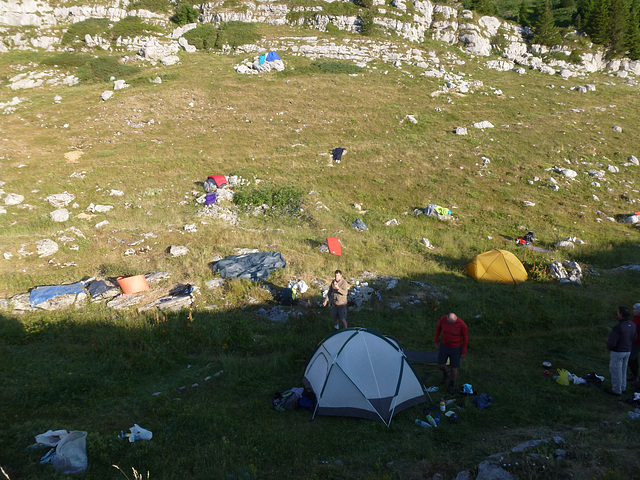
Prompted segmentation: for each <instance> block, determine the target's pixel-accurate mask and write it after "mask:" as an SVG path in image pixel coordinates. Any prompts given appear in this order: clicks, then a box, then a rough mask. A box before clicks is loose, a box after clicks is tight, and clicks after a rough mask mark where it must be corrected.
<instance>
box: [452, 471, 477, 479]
mask: <svg viewBox="0 0 640 480" xmlns="http://www.w3.org/2000/svg"><path fill="white" fill-rule="evenodd" d="M455 480H473V477H472V476H471V472H469V471H468V470H463V471H462V472H459V473H458V474H457V475H456V478H455Z"/></svg>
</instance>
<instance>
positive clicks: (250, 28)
mask: <svg viewBox="0 0 640 480" xmlns="http://www.w3.org/2000/svg"><path fill="white" fill-rule="evenodd" d="M260 38H261V35H260V34H259V33H257V32H256V26H255V25H254V24H253V23H244V22H227V23H222V24H221V25H220V29H219V32H218V38H217V40H216V48H220V49H221V48H222V47H223V45H227V44H228V45H229V46H231V47H232V48H236V47H239V46H240V45H246V44H247V43H255V42H256V41H258V40H260Z"/></svg>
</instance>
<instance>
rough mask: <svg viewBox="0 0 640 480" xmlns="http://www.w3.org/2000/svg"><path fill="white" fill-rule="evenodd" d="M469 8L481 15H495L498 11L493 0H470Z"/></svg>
mask: <svg viewBox="0 0 640 480" xmlns="http://www.w3.org/2000/svg"><path fill="white" fill-rule="evenodd" d="M471 8H472V9H473V10H474V11H476V12H478V13H481V14H482V15H495V14H496V13H497V12H498V8H497V7H496V1H495V0H472V2H471Z"/></svg>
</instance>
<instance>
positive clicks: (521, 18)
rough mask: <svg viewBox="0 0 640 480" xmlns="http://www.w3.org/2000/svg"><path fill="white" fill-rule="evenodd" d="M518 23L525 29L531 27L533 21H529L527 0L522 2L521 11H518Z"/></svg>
mask: <svg viewBox="0 0 640 480" xmlns="http://www.w3.org/2000/svg"><path fill="white" fill-rule="evenodd" d="M518 23H519V24H520V25H522V26H523V27H530V26H531V20H530V19H529V7H528V5H527V0H522V3H520V9H519V10H518Z"/></svg>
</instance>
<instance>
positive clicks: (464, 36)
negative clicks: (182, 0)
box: [0, 0, 640, 78]
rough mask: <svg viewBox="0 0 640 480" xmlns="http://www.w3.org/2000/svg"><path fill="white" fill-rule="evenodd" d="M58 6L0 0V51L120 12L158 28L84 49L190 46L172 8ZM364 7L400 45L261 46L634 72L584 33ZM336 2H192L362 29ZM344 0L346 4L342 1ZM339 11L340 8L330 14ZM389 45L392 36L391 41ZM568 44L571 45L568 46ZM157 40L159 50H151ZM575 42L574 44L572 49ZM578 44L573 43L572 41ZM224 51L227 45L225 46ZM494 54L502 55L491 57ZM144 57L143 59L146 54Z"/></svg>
mask: <svg viewBox="0 0 640 480" xmlns="http://www.w3.org/2000/svg"><path fill="white" fill-rule="evenodd" d="M66 3H67V2H63V4H62V5H56V4H54V3H53V2H49V3H47V2H42V1H39V0H33V1H25V2H17V1H8V2H0V52H7V51H10V50H36V49H44V50H47V51H62V50H69V49H72V48H77V47H75V46H74V47H70V46H68V45H64V44H63V41H62V40H63V35H64V33H65V32H66V31H67V30H68V29H69V27H70V26H71V25H73V24H77V23H78V22H84V21H87V20H89V19H108V20H109V21H110V22H113V23H115V22H119V21H121V20H123V19H125V18H132V17H134V18H138V19H140V20H141V21H142V22H144V24H149V25H153V26H154V27H159V28H157V31H156V32H153V33H149V32H144V34H140V35H131V36H120V37H118V38H116V39H115V41H113V40H110V39H105V38H104V37H102V36H100V35H98V34H96V35H90V34H86V35H85V37H84V44H83V45H82V46H81V47H80V48H82V49H94V48H99V49H104V50H117V51H122V52H125V53H137V54H140V55H142V56H144V55H147V53H148V51H149V48H143V47H145V46H146V47H149V46H153V48H154V49H156V53H155V54H152V56H155V58H161V57H163V56H168V55H172V54H175V53H176V52H177V51H178V50H180V49H184V50H186V51H191V50H193V46H191V45H189V44H188V42H186V41H185V40H184V39H183V40H182V41H180V38H181V37H182V35H183V34H184V33H185V32H187V31H189V30H190V29H192V28H195V27H197V26H198V24H196V23H194V24H190V25H187V26H184V27H180V28H175V24H173V23H172V22H171V20H170V18H171V13H170V12H172V11H173V7H171V6H167V8H166V9H165V10H166V12H161V13H158V12H153V11H149V10H146V9H142V8H138V9H136V8H132V7H135V6H136V4H131V3H130V2H129V1H128V0H115V1H113V2H110V3H108V4H77V5H66ZM373 3H374V4H373V6H372V7H371V9H369V10H367V12H372V17H371V21H372V22H373V25H374V26H375V28H377V30H378V31H380V32H382V33H383V34H384V35H383V36H388V37H392V38H397V37H401V38H403V39H405V40H406V43H405V45H406V48H405V49H403V50H402V51H399V50H398V49H397V47H392V46H391V43H387V42H385V41H383V40H380V38H379V37H376V39H375V40H372V39H371V38H369V37H363V38H364V39H366V40H365V41H363V42H354V43H351V44H349V43H346V42H344V43H340V44H331V43H329V44H324V45H323V44H319V43H318V42H317V41H316V39H315V38H309V39H308V41H306V42H297V44H295V45H293V44H291V42H289V41H288V39H281V40H280V41H275V42H272V43H271V44H270V45H266V46H268V47H271V48H277V49H279V50H289V51H292V52H294V53H299V54H302V55H306V56H309V57H314V58H315V57H328V58H341V59H352V60H355V61H357V62H363V63H366V62H368V61H370V60H372V59H382V60H384V61H388V62H398V61H400V62H402V61H404V62H411V63H415V64H418V65H420V64H421V63H425V62H424V60H425V59H424V58H423V56H422V54H421V48H420V47H421V46H422V44H423V43H422V42H424V41H425V40H436V41H439V42H442V43H443V44H445V45H452V46H456V47H459V48H460V49H461V50H463V51H464V52H466V53H467V54H470V55H477V56H481V57H493V58H492V59H491V60H488V61H487V66H488V67H489V68H494V69H498V70H510V69H517V70H518V71H519V72H520V73H524V72H525V71H526V69H536V70H539V71H541V72H543V73H546V74H549V75H556V74H559V75H561V76H562V77H564V78H568V77H571V76H577V75H583V74H587V73H590V72H596V71H605V72H609V73H611V74H613V75H616V76H618V77H623V78H626V77H628V76H629V75H630V74H631V75H637V74H640V62H638V61H630V60H627V59H622V60H620V59H617V60H611V61H608V60H606V59H605V57H604V55H603V52H601V51H598V50H597V49H594V48H593V45H591V44H589V43H587V42H586V41H585V39H584V38H580V37H579V36H577V35H568V36H567V38H565V42H566V45H563V46H556V47H553V48H551V49H548V48H547V47H544V46H541V45H535V44H533V45H532V44H529V43H527V42H526V41H525V37H526V35H527V33H528V30H527V29H526V28H523V27H521V26H519V25H515V24H513V23H510V22H506V21H502V20H500V19H498V18H496V17H492V16H478V15H477V14H475V13H474V12H472V11H470V10H464V9H461V8H456V7H453V6H449V5H439V4H433V3H431V2H430V1H428V0H424V1H420V0H416V1H414V2H412V3H410V4H408V3H406V2H405V1H404V0H393V1H392V2H391V4H390V5H387V4H385V3H384V2H382V1H381V0H374V2H373ZM340 5H342V8H336V7H335V5H334V3H332V2H331V3H330V2H317V3H316V4H314V5H309V6H294V7H292V6H291V3H290V2H284V1H278V0H276V1H265V2H262V1H255V2H253V1H243V2H242V3H241V4H240V5H237V6H234V7H231V6H226V5H225V2H210V3H203V4H199V5H194V7H195V8H197V9H198V11H199V12H200V17H199V22H200V24H215V25H219V24H220V23H221V22H229V21H237V22H250V23H251V22H259V23H264V24H269V25H287V24H288V25H291V26H305V27H307V28H309V29H315V30H318V31H329V32H331V31H339V30H342V31H350V32H361V31H362V28H363V15H362V9H359V8H358V7H355V6H354V5H353V4H350V3H349V2H346V3H342V4H340ZM345 5H347V7H345ZM340 10H342V11H343V12H349V14H344V13H332V12H336V11H340ZM394 44H395V42H394ZM567 45H573V46H567ZM158 47H160V51H157V49H158ZM264 47H265V45H243V46H241V47H239V48H237V49H236V51H239V52H241V53H242V52H255V51H258V50H261V49H262V48H264ZM574 47H575V48H574ZM578 47H579V48H578ZM225 51H226V52H229V51H230V49H225ZM495 57H498V58H500V59H499V60H496V59H495ZM147 58H149V57H148V56H147Z"/></svg>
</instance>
